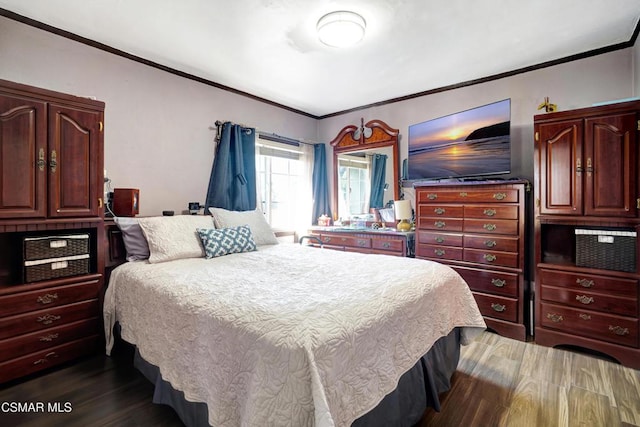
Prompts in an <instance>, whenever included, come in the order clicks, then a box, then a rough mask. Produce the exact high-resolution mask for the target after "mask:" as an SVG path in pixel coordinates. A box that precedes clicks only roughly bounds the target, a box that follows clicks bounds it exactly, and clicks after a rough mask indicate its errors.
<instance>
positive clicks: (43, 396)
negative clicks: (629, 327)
mask: <svg viewBox="0 0 640 427" xmlns="http://www.w3.org/2000/svg"><path fill="white" fill-rule="evenodd" d="M131 360H132V354H131V352H130V350H129V349H127V348H124V349H123V348H119V351H117V352H116V355H115V357H113V358H110V357H106V356H103V355H95V356H92V357H89V358H85V359H82V360H80V361H76V362H75V363H73V364H69V365H67V366H64V367H62V368H58V369H55V370H52V371H50V372H48V373H43V374H39V375H35V376H33V377H31V378H28V379H25V380H22V381H17V382H14V383H10V384H5V385H4V386H2V387H1V388H0V405H6V404H7V403H11V402H27V403H28V402H32V403H35V402H43V404H44V406H45V409H47V405H48V404H49V403H52V404H55V403H56V402H59V403H60V407H61V408H62V409H63V410H64V409H65V408H69V409H70V412H66V413H51V412H48V411H47V412H45V413H33V412H31V413H10V412H5V411H0V426H34V427H49V426H51V427H54V426H55V427H58V426H65V427H66V426H82V427H88V426H125V427H127V426H182V422H181V421H180V419H179V418H178V416H177V415H176V414H175V412H174V411H173V410H172V409H171V408H170V407H168V406H164V405H155V404H153V403H152V401H151V400H152V397H153V387H152V385H151V384H150V383H149V382H148V381H147V379H146V378H144V377H143V376H142V374H140V373H139V372H138V371H137V370H136V369H135V368H134V367H133V365H132V362H131ZM65 404H67V405H69V406H68V407H66V406H65ZM432 426H446V427H450V426H451V427H454V426H455V427H457V426H465V427H467V426H471V427H473V426H479V427H491V426H504V427H528V426H531V427H538V426H544V427H547V426H548V427H556V426H562V427H573V426H586V427H600V426H602V427H616V426H620V427H631V426H640V371H637V370H633V369H629V368H625V367H622V366H620V365H618V364H616V363H612V362H609V361H607V360H603V359H599V358H596V357H592V356H588V355H584V354H580V353H575V352H571V351H566V350H558V349H550V348H547V347H541V346H538V345H536V344H534V343H530V342H529V343H524V342H520V341H515V340H511V339H508V338H504V337H501V336H499V335H496V334H492V333H489V332H485V333H483V334H482V335H480V336H479V337H478V339H476V340H475V341H474V342H473V343H472V344H470V345H469V346H466V347H463V350H462V358H461V360H460V363H459V365H458V370H457V372H456V373H455V374H454V377H453V380H452V388H451V390H450V391H449V392H447V393H445V394H444V395H443V396H442V411H441V412H440V413H436V412H434V411H432V410H429V411H427V412H426V413H425V416H424V417H423V420H422V421H421V423H420V424H419V427H432Z"/></svg>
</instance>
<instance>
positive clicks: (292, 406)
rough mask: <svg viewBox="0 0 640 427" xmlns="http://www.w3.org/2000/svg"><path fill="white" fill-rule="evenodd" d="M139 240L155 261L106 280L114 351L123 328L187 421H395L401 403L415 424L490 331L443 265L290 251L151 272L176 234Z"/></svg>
mask: <svg viewBox="0 0 640 427" xmlns="http://www.w3.org/2000/svg"><path fill="white" fill-rule="evenodd" d="M141 221H142V220H141ZM201 221H202V220H201ZM216 225H218V226H219V224H216ZM160 228H161V229H162V227H160ZM174 228H176V227H174ZM177 228H179V227H177ZM196 228H198V229H202V228H201V227H200V226H197V227H196ZM211 228H213V227H211ZM219 228H220V227H219ZM254 228H255V227H254ZM223 229H224V230H227V229H230V228H223ZM143 230H144V231H145V237H146V238H147V240H148V243H149V246H150V248H151V249H150V252H151V258H150V259H148V260H142V261H134V262H128V263H125V264H123V265H121V266H119V267H117V268H116V269H115V270H114V271H113V273H112V274H111V278H110V281H109V286H108V289H107V292H106V294H105V302H104V319H105V334H106V337H107V349H106V350H107V353H110V352H111V350H112V347H113V344H114V340H115V337H114V330H116V329H117V330H118V331H119V334H120V336H121V338H122V339H123V340H124V341H126V342H128V343H130V344H132V345H134V346H135V348H136V359H137V360H136V364H137V365H138V366H139V368H140V369H141V371H142V372H143V373H144V374H145V375H146V376H147V377H148V378H149V379H150V380H152V381H153V382H154V383H155V384H156V398H155V400H157V401H159V402H163V403H169V404H171V406H173V407H174V408H175V409H176V411H177V412H178V414H179V415H180V417H181V418H182V420H183V421H184V422H185V424H187V425H200V424H204V425H206V424H207V423H208V424H210V425H213V426H237V425H248V426H253V425H256V426H257V425H260V426H264V425H277V426H286V425H292V426H307V425H308V426H313V425H315V426H349V425H375V424H378V425H388V422H389V420H385V419H384V417H383V415H382V414H387V413H391V412H393V410H392V407H395V411H396V412H398V414H397V416H398V417H401V418H402V420H397V421H398V422H397V423H396V422H395V421H396V420H394V424H397V425H411V424H412V423H414V422H415V421H417V420H419V416H420V415H422V412H423V411H424V409H426V406H425V405H427V404H429V405H431V406H435V407H437V404H438V403H437V394H438V393H439V392H441V391H444V390H443V389H446V387H448V379H449V377H450V376H451V373H452V372H453V370H455V364H456V363H457V357H458V354H459V353H458V346H459V345H460V344H463V345H464V344H467V343H469V342H470V341H471V340H472V339H473V338H474V337H475V336H476V335H477V334H478V333H479V332H480V331H482V330H484V328H485V324H484V321H483V319H482V316H481V315H480V312H479V311H478V308H477V305H476V303H475V301H474V299H473V296H472V295H471V292H470V290H469V288H468V286H467V284H466V283H465V282H464V281H463V280H462V279H461V278H460V276H459V275H458V274H457V273H455V271H453V270H452V269H451V268H449V267H447V266H444V265H441V264H438V263H435V262H430V261H425V260H417V259H411V258H399V257H391V256H386V255H372V254H367V255H365V254H358V253H338V252H334V251H330V250H325V249H317V248H311V247H306V246H300V245H295V244H269V245H256V246H255V248H254V249H253V250H248V251H242V252H240V253H230V254H227V255H224V256H216V257H213V258H204V257H193V256H177V257H176V256H173V257H172V256H170V257H169V258H170V259H163V260H162V261H161V262H157V260H155V261H156V262H152V261H154V260H153V255H154V252H157V247H156V246H158V245H156V243H157V242H155V243H154V239H158V238H159V239H160V240H162V243H161V244H160V246H162V245H164V246H167V245H173V242H175V241H176V238H175V237H174V236H172V235H171V234H172V233H167V231H166V230H163V231H162V232H159V233H153V232H147V231H148V230H147V229H146V228H145V227H144V226H143ZM151 231H154V230H151ZM191 234H193V233H191ZM256 234H257V235H258V236H257V237H259V233H256ZM187 235H190V234H189V233H187ZM159 236H160V237H159ZM257 240H258V241H260V239H257ZM190 243H192V242H190ZM201 243H202V244H203V245H204V247H205V249H204V251H205V252H207V244H206V242H205V241H204V240H203V241H202V242H201ZM165 249H166V248H165ZM416 384H417V386H416ZM416 387H418V388H420V387H421V388H422V391H418V392H416V391H415V388H416ZM402 388H406V390H404V391H403V390H401V389H402ZM425 390H426V391H425ZM400 392H401V393H402V394H401V395H398V393H400ZM414 393H418V394H420V395H421V396H422V395H423V394H426V395H427V396H424V397H420V398H419V399H416V400H415V402H413V401H410V400H407V399H408V396H412V395H413V394H414ZM385 396H386V397H385ZM407 402H409V403H407ZM425 402H426V403H425ZM404 404H409V405H410V406H413V407H412V408H405V407H402V405H404ZM399 405H400V406H399ZM408 412H414V413H412V414H408ZM385 416H386V415H385ZM394 416H395V415H394ZM416 416H417V417H418V418H417V419H415V417H416Z"/></svg>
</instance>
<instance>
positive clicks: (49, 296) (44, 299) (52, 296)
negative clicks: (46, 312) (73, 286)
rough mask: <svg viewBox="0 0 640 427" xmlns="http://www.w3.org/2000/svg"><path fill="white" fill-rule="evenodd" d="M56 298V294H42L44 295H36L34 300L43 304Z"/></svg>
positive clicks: (49, 302)
mask: <svg viewBox="0 0 640 427" xmlns="http://www.w3.org/2000/svg"><path fill="white" fill-rule="evenodd" d="M57 299H58V294H57V293H55V294H44V295H40V296H39V297H38V299H37V300H36V302H38V303H40V304H42V305H45V304H51V303H52V302H54V301H55V300H57Z"/></svg>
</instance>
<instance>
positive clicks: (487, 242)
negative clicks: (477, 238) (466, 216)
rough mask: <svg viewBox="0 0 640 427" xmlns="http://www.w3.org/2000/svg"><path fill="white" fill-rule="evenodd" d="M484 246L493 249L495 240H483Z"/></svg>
mask: <svg viewBox="0 0 640 427" xmlns="http://www.w3.org/2000/svg"><path fill="white" fill-rule="evenodd" d="M484 245H485V246H486V247H488V248H493V247H494V246H495V245H497V243H496V241H495V240H485V241H484Z"/></svg>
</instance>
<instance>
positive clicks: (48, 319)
mask: <svg viewBox="0 0 640 427" xmlns="http://www.w3.org/2000/svg"><path fill="white" fill-rule="evenodd" d="M97 314H99V307H98V300H97V299H93V300H89V301H83V302H77V303H74V304H69V305H63V306H60V307H56V308H50V309H46V310H38V311H32V312H30V313H25V314H18V315H15V316H9V317H5V318H3V319H0V339H5V338H9V337H13V336H16V335H22V334H26V333H29V332H33V331H39V330H42V329H47V328H52V327H54V326H58V325H62V324H65V323H69V322H75V321H77V320H82V319H88V318H91V317H95V316H96V315H97Z"/></svg>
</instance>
